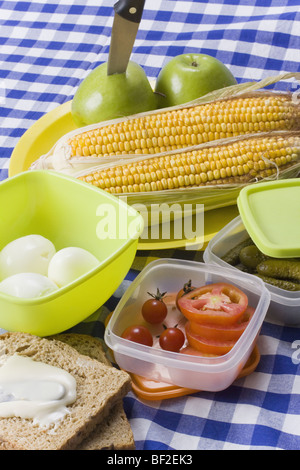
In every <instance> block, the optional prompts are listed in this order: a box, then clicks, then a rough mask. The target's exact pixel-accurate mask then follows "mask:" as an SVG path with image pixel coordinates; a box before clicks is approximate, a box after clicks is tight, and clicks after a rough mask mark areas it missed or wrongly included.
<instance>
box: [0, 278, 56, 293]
mask: <svg viewBox="0 0 300 470" xmlns="http://www.w3.org/2000/svg"><path fill="white" fill-rule="evenodd" d="M56 290H58V287H57V286H56V285H55V284H54V282H52V281H50V279H48V278H47V277H46V276H43V275H42V274H39V273H18V274H14V275H12V276H9V277H7V278H6V279H4V280H3V281H2V282H0V292H3V293H4V294H9V295H12V296H14V297H20V298H23V299H33V298H35V297H42V296H44V295H47V294H51V293H52V292H55V291H56Z"/></svg>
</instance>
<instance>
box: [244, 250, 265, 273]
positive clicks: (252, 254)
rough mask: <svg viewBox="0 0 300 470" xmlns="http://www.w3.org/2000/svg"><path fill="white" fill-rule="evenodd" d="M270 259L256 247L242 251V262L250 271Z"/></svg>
mask: <svg viewBox="0 0 300 470" xmlns="http://www.w3.org/2000/svg"><path fill="white" fill-rule="evenodd" d="M266 259H268V256H266V255H264V254H263V253H262V252H261V251H260V250H259V249H258V248H257V246H256V245H249V246H246V247H245V248H242V249H241V251H240V262H241V263H242V264H243V265H244V266H246V267H247V268H249V269H255V268H256V266H257V265H258V264H259V263H261V262H262V261H265V260H266Z"/></svg>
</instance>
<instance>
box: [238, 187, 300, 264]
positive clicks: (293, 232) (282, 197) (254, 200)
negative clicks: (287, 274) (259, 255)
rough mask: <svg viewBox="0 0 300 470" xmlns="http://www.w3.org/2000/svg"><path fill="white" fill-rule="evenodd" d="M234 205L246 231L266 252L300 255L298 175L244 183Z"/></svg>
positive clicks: (282, 256)
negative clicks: (255, 182)
mask: <svg viewBox="0 0 300 470" xmlns="http://www.w3.org/2000/svg"><path fill="white" fill-rule="evenodd" d="M237 205H238V209H239V212H240V215H241V219H242V221H243V223H244V225H245V228H246V230H247V232H248V234H249V235H250V237H251V238H252V240H253V242H254V243H255V245H256V246H257V248H259V249H260V250H261V251H262V252H263V253H264V254H265V255H268V256H272V257H274V258H294V257H300V179H296V178H292V179H284V180H277V181H271V182H264V183H257V184H254V185H250V186H246V187H245V188H243V189H242V190H241V192H240V194H239V196H238V199H237Z"/></svg>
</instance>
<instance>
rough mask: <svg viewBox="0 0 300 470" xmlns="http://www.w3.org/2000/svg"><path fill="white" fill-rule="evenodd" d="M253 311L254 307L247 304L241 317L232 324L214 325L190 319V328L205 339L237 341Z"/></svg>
mask: <svg viewBox="0 0 300 470" xmlns="http://www.w3.org/2000/svg"><path fill="white" fill-rule="evenodd" d="M254 312H255V309H254V308H252V307H249V306H248V307H247V308H246V311H245V312H244V313H243V315H242V317H241V318H240V319H239V320H238V321H237V322H236V323H233V324H232V325H215V324H213V323H196V322H192V321H191V322H190V329H191V332H192V333H195V334H196V335H199V336H202V337H203V338H206V339H213V340H217V341H232V340H235V341H237V340H238V339H239V337H240V336H241V335H242V333H244V331H245V329H246V328H247V326H248V325H249V322H250V320H251V318H252V316H253V313H254Z"/></svg>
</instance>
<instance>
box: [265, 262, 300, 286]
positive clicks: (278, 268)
mask: <svg viewBox="0 0 300 470" xmlns="http://www.w3.org/2000/svg"><path fill="white" fill-rule="evenodd" d="M256 270H257V273H258V274H260V275H262V276H268V277H272V278H276V279H284V280H288V281H296V282H297V281H299V282H300V259H299V260H298V259H293V260H289V259H276V258H271V259H267V260H265V261H263V262H262V263H260V264H258V265H257V267H256Z"/></svg>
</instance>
